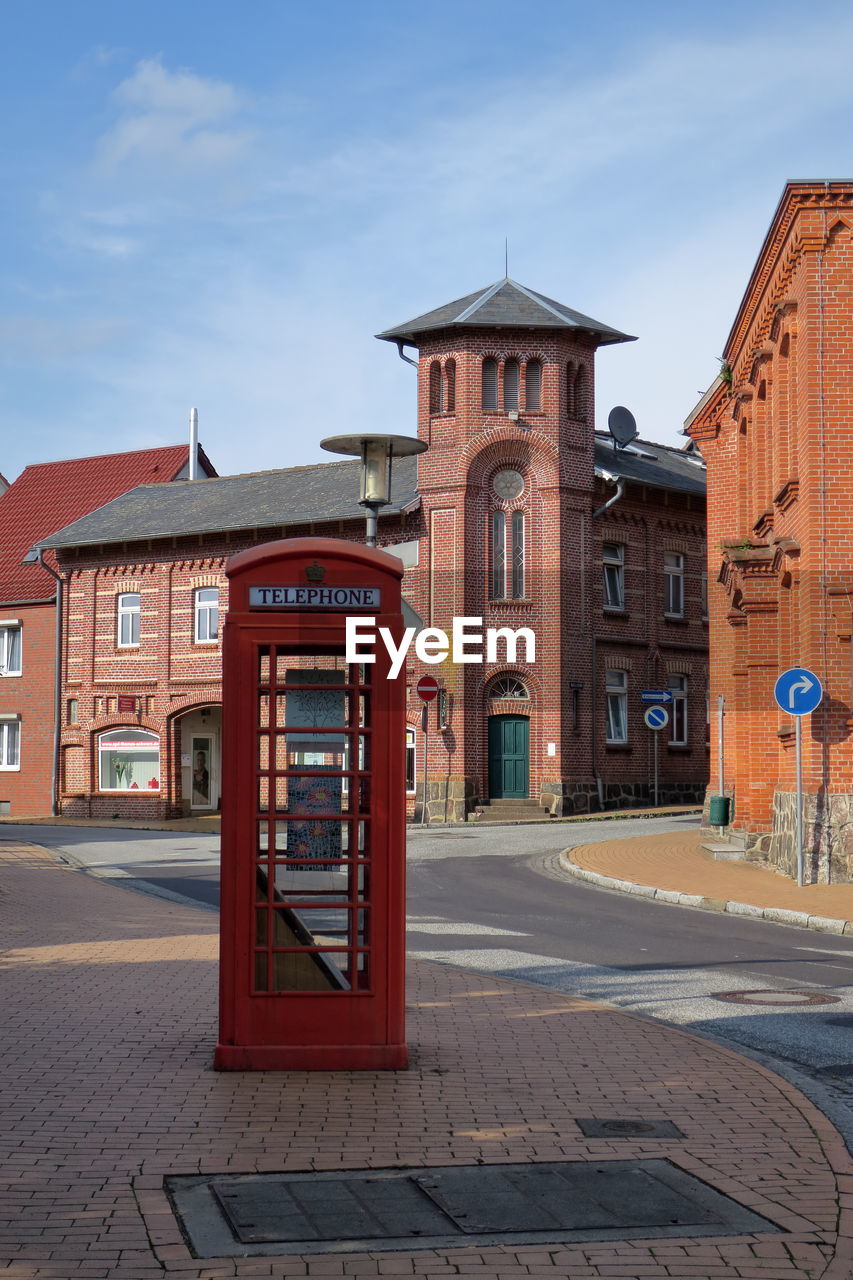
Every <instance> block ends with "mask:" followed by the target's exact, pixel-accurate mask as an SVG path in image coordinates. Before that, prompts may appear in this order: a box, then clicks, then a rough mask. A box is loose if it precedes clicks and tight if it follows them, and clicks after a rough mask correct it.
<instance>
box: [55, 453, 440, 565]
mask: <svg viewBox="0 0 853 1280" xmlns="http://www.w3.org/2000/svg"><path fill="white" fill-rule="evenodd" d="M360 468H361V462H360V460H359V459H353V461H352V462H349V461H347V462H319V463H316V464H315V465H314V466H310V467H288V468H286V469H284V470H281V471H256V472H252V473H250V474H248V475H241V476H220V477H218V478H217V479H211V480H192V481H186V482H180V481H176V482H173V483H172V484H147V485H141V486H140V487H139V488H138V489H131V490H130V492H129V493H125V494H123V495H122V496H121V497H120V498H116V499H115V501H113V502H108V503H107V504H106V505H105V506H103V507H99V508H98V509H97V511H93V512H91V514H90V515H88V516H84V517H83V518H82V520H75V522H74V523H73V524H69V525H67V526H66V527H65V528H64V529H60V530H59V532H58V533H54V534H52V535H51V536H50V538H48V539H46V540H45V541H44V542H43V543H40V544H39V545H40V546H44V547H85V546H92V545H95V544H98V543H105V542H134V541H142V540H147V539H148V538H163V537H171V536H173V535H174V536H177V537H180V536H182V535H186V534H198V533H219V532H221V531H224V530H230V531H234V530H238V529H266V528H278V527H280V526H281V525H299V524H307V523H309V522H310V521H325V520H364V516H365V509H364V507H362V506H359V502H358V481H359V471H360ZM416 483H417V458H416V457H411V458H395V460H394V466H393V469H392V473H391V503H390V504H389V506H387V507H383V508H382V509H381V510H382V514H394V513H395V512H399V511H401V510H403V509H404V508H406V507H410V506H412V505H413V504H417V503H418V502H419V498H418V492H417V488H416Z"/></svg>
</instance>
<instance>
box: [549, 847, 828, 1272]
mask: <svg viewBox="0 0 853 1280" xmlns="http://www.w3.org/2000/svg"><path fill="white" fill-rule="evenodd" d="M571 852H572V850H571V849H564V850H563V852H562V853H559V854H558V855H557V860H558V862H559V865H560V867H561V868H562V870H563V871H565V872H567V873H568V875H570V876H574V878H575V879H576V880H585V881H586V882H587V883H588V884H594V885H598V887H599V888H601V889H613V890H615V891H616V892H617V893H631V894H634V896H635V897H640V898H653V899H654V900H655V901H656V902H668V903H670V904H671V905H673V906H677V907H698V908H699V909H700V911H716V912H717V913H718V914H719V913H720V912H723V913H725V914H728V915H733V916H750V917H751V918H752V919H754V920H766V921H767V922H768V924H788V925H795V926H796V927H797V928H798V929H813V930H815V931H816V932H817V933H835V934H838V935H839V936H842V935H843V936H844V937H853V920H836V919H834V918H833V917H831V916H813V915H809V913H808V912H807V911H788V910H786V909H784V908H782V907H755V906H752V904H751V903H748V902H727V901H724V900H722V899H720V898H706V897H703V896H702V894H698V893H681V892H679V890H678V889H656V888H655V887H654V885H648V884H635V883H634V882H633V880H617V879H616V878H615V877H614V876H605V875H602V874H601V872H599V871H588V870H587V869H586V867H580V866H578V864H577V863H576V862H572V859H571V857H570V854H571ZM852 1274H853V1273H852Z"/></svg>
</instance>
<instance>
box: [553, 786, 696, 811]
mask: <svg viewBox="0 0 853 1280" xmlns="http://www.w3.org/2000/svg"><path fill="white" fill-rule="evenodd" d="M602 790H603V794H604V805H603V808H604V809H605V810H608V809H647V808H650V807H651V806H652V805H653V804H654V790H653V788H652V787H650V786H649V785H648V783H645V782H605V783H604V784H603V787H602ZM704 795H705V784H704V782H701V783H693V782H672V783H661V784H660V785H659V786H658V804H661V805H663V804H701V803H702V800H703V797H704ZM539 803H540V804H541V805H542V806H543V808H545V809H547V810H548V812H549V813H550V814H551V815H552V816H553V817H555V818H564V817H571V816H572V815H573V814H576V813H600V812H601V811H602V805H601V803H600V801H599V795H598V787H597V786H596V784H595V782H543V783H542V789H541V791H540V794H539Z"/></svg>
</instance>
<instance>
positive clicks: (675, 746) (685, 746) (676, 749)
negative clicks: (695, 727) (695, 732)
mask: <svg viewBox="0 0 853 1280" xmlns="http://www.w3.org/2000/svg"><path fill="white" fill-rule="evenodd" d="M666 749H667V751H671V752H672V753H673V755H677V756H692V754H693V748H692V747H691V745H690V743H689V742H668V743H667V744H666Z"/></svg>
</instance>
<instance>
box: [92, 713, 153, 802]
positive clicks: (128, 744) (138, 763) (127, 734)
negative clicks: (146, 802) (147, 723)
mask: <svg viewBox="0 0 853 1280" xmlns="http://www.w3.org/2000/svg"><path fill="white" fill-rule="evenodd" d="M98 786H99V788H100V790H101V791H159V790H160V739H159V737H158V736H157V734H156V733H149V731H148V730H147V729H130V728H127V729H111V730H110V731H109V732H108V733H102V734H101V736H100V737H99V739H98Z"/></svg>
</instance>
